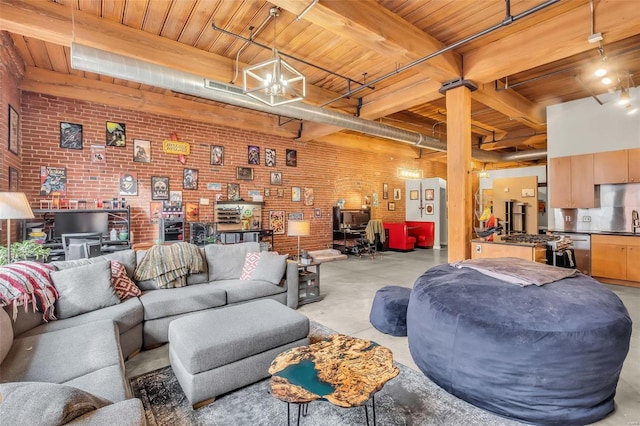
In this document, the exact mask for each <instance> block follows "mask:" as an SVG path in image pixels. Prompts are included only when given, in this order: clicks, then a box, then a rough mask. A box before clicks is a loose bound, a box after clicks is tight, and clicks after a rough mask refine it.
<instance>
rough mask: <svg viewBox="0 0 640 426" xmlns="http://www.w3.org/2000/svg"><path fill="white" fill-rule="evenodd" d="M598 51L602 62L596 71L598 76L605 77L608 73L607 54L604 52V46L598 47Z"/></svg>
mask: <svg viewBox="0 0 640 426" xmlns="http://www.w3.org/2000/svg"><path fill="white" fill-rule="evenodd" d="M598 53H600V64H599V65H598V67H597V68H596V70H595V71H594V74H595V75H596V77H604V76H605V75H607V64H606V61H607V55H605V54H604V48H603V47H602V46H600V47H598Z"/></svg>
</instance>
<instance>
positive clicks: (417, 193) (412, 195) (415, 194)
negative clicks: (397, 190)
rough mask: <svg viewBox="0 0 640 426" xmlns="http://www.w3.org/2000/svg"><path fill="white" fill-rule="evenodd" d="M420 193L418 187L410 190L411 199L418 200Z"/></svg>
mask: <svg viewBox="0 0 640 426" xmlns="http://www.w3.org/2000/svg"><path fill="white" fill-rule="evenodd" d="M418 195H420V191H418V190H417V189H416V190H411V191H409V199H410V200H417V199H418Z"/></svg>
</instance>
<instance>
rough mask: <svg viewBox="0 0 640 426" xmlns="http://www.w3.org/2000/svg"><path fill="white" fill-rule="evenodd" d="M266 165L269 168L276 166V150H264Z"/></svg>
mask: <svg viewBox="0 0 640 426" xmlns="http://www.w3.org/2000/svg"><path fill="white" fill-rule="evenodd" d="M264 165H265V166H267V167H275V166H276V150H275V149H272V148H265V150H264Z"/></svg>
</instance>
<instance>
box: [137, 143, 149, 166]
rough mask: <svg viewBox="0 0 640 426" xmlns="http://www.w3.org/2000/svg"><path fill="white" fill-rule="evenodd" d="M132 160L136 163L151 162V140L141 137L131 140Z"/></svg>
mask: <svg viewBox="0 0 640 426" xmlns="http://www.w3.org/2000/svg"><path fill="white" fill-rule="evenodd" d="M133 161H135V162H136V163H150V162H151V142H150V141H145V140H142V139H134V140H133Z"/></svg>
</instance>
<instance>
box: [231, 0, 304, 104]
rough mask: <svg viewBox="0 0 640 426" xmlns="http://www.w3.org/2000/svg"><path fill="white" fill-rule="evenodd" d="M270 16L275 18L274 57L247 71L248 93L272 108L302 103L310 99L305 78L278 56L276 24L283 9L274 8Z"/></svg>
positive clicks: (244, 81) (244, 84) (243, 77)
mask: <svg viewBox="0 0 640 426" xmlns="http://www.w3.org/2000/svg"><path fill="white" fill-rule="evenodd" d="M269 13H270V15H271V17H272V18H273V50H272V53H273V56H272V58H271V59H269V60H267V61H264V62H260V63H259V64H256V65H253V66H250V67H247V68H245V69H244V70H243V72H242V80H243V89H244V93H245V94H246V95H247V96H250V97H252V98H254V99H257V100H258V101H260V102H262V103H265V104H267V105H270V106H278V105H283V104H288V103H289V102H296V101H301V100H303V99H304V98H305V96H306V84H305V82H306V79H305V76H304V75H303V74H302V73H301V72H300V71H298V70H296V69H295V68H294V67H293V66H291V65H290V64H288V63H287V62H286V61H285V60H283V59H282V58H281V57H280V55H278V48H277V43H276V40H277V37H276V36H277V30H276V21H277V17H278V15H279V9H278V8H277V7H272V8H271V9H270V10H269Z"/></svg>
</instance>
